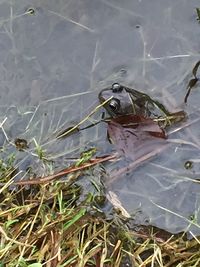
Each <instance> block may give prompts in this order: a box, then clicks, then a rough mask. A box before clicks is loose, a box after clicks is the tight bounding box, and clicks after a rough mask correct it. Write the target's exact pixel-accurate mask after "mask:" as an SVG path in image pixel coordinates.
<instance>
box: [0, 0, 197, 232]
mask: <svg viewBox="0 0 200 267" xmlns="http://www.w3.org/2000/svg"><path fill="white" fill-rule="evenodd" d="M198 6H199V1H195V0H190V1H187V0H176V1H173V0H163V1H161V0H152V1H148V0H138V1H137V0H134V1H133V0H125V1H124V0H112V1H111V0H84V1H83V0H68V1H66V0H59V1H53V0H52V1H50V0H43V1H42V0H40V1H39V0H38V1H36V0H32V1H30V0H18V1H7V0H5V1H3V0H1V1H0V80H1V82H0V92H1V94H0V109H1V113H0V114H1V115H0V122H1V123H2V124H1V133H0V145H1V146H4V148H7V152H5V153H10V152H13V151H15V147H14V145H13V142H14V139H15V138H16V137H22V138H26V139H27V140H28V141H29V143H30V144H29V146H30V150H29V151H28V152H17V159H16V163H17V164H18V166H19V169H20V170H21V171H22V172H24V170H26V169H27V168H28V167H29V166H30V165H31V164H35V165H34V166H35V167H36V170H37V172H38V174H42V173H44V172H46V171H47V170H46V169H44V166H43V164H42V163H40V161H38V158H37V157H36V156H35V151H34V148H35V143H34V140H33V138H35V140H36V142H37V143H38V144H39V145H41V146H42V148H43V149H44V150H45V151H46V155H48V157H49V159H50V160H53V161H54V168H55V169H59V168H62V167H64V166H66V165H67V164H68V162H67V160H66V158H67V157H69V156H71V155H78V154H79V153H80V151H81V150H84V149H85V148H88V147H90V146H92V145H95V146H97V147H98V149H99V150H98V153H99V154H101V153H102V154H103V153H104V152H106V151H107V150H109V149H110V147H111V146H110V145H109V144H108V142H107V141H106V129H105V125H102V124H100V125H98V126H96V127H93V128H90V129H89V130H87V131H83V132H81V133H77V134H76V135H74V136H71V137H70V138H69V139H65V140H56V139H55V136H56V133H57V132H59V131H60V130H63V129H66V127H70V126H73V125H74V124H76V123H77V122H79V121H80V120H81V119H82V118H83V117H84V116H85V115H86V114H89V113H90V111H91V110H92V109H93V108H94V107H95V106H96V105H97V103H98V99H97V95H98V92H99V91H100V90H101V89H102V88H104V87H105V86H107V85H110V84H112V83H113V82H123V83H124V84H125V85H127V86H131V87H133V88H136V89H137V90H142V91H144V92H145V93H147V94H149V95H150V96H151V97H154V98H156V99H158V100H159V101H161V102H162V103H163V104H165V105H166V106H167V107H168V109H169V110H170V111H171V112H173V111H176V110H179V109H184V110H186V112H187V113H188V120H187V122H188V123H189V124H190V126H188V127H185V126H183V125H181V126H180V125H179V126H180V127H181V128H182V129H181V130H180V131H177V132H176V133H171V134H170V135H169V143H168V146H167V148H166V150H165V151H164V152H162V153H159V155H157V156H156V157H154V158H152V159H150V160H149V161H147V162H145V163H144V164H142V165H140V166H139V167H138V168H135V169H134V170H132V171H131V172H130V173H128V174H126V173H122V174H121V175H120V176H118V177H117V178H116V179H114V178H113V176H114V174H113V173H115V171H116V169H117V168H119V165H117V164H118V163H117V164H111V165H109V166H108V169H107V173H108V181H107V183H108V184H107V188H108V190H110V191H112V192H114V193H115V194H116V195H117V197H118V198H119V200H120V201H121V204H122V205H123V207H124V208H125V209H126V210H127V211H128V212H129V213H130V214H134V213H135V212H136V211H138V210H139V211H140V214H141V218H138V221H140V222H143V220H144V221H145V222H146V221H148V222H149V223H150V224H153V225H156V226H158V227H160V228H164V229H166V230H169V231H172V232H174V233H176V232H179V231H184V230H186V229H187V230H188V231H190V232H192V233H194V234H199V233H200V229H199V226H198V225H197V226H195V225H194V224H192V225H190V219H191V218H192V217H193V218H195V222H199V221H200V216H199V184H198V182H196V183H195V182H194V181H193V180H192V179H196V178H198V177H199V173H200V168H199V166H200V165H199V148H200V141H199V121H198V118H199V100H200V91H199V85H197V88H196V89H195V90H192V93H191V96H190V98H189V100H188V104H187V106H186V105H184V104H183V98H184V96H185V93H186V87H187V84H188V82H189V80H190V79H191V78H192V68H193V67H194V65H195V63H196V62H197V61H198V60H199V59H200V54H199V52H200V45H199V44H200V34H199V33H200V24H199V23H198V21H197V20H196V16H197V15H196V11H195V8H196V7H198ZM30 8H33V9H34V11H35V12H34V14H32V15H31V14H30V12H28V10H29V9H30ZM100 113H101V112H100V111H98V112H97V113H96V114H95V116H94V118H93V120H94V119H99V118H100V116H101V114H100ZM177 127H178V126H177ZM173 129H174V128H173ZM173 129H171V131H173ZM52 140H53V141H52ZM107 146H109V148H107ZM111 149H113V150H114V148H112V147H111ZM15 152H16V151H15ZM188 160H192V161H193V168H192V169H189V170H187V169H185V168H184V164H185V162H186V161H188ZM128 164H131V162H123V160H122V165H124V166H127V165H128ZM175 213H176V214H175ZM191 216H192V217H191Z"/></svg>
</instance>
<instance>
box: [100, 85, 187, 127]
mask: <svg viewBox="0 0 200 267" xmlns="http://www.w3.org/2000/svg"><path fill="white" fill-rule="evenodd" d="M98 98H99V101H100V103H101V104H102V105H103V106H104V108H105V109H106V111H107V113H108V114H109V115H110V117H111V118H116V117H118V116H123V115H129V114H132V115H138V116H142V117H144V118H150V119H152V120H154V121H156V122H158V124H159V125H160V126H161V127H162V128H166V127H167V126H169V125H172V124H174V123H178V122H180V121H183V120H185V119H186V117H187V115H186V113H185V111H183V110H180V111H177V112H170V111H169V110H168V109H167V108H166V107H165V106H164V105H163V104H162V103H160V102H159V101H158V100H155V99H153V98H151V97H150V96H149V95H147V94H145V93H143V92H140V91H138V90H135V89H133V88H130V87H127V86H125V85H122V84H120V83H113V84H112V85H111V86H110V87H107V88H104V89H103V90H101V91H100V93H99V95H98ZM109 99H110V100H109Z"/></svg>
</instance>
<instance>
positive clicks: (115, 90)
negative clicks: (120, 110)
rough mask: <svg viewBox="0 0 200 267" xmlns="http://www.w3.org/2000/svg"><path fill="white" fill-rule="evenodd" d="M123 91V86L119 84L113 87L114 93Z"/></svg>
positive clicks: (114, 84)
mask: <svg viewBox="0 0 200 267" xmlns="http://www.w3.org/2000/svg"><path fill="white" fill-rule="evenodd" d="M122 90H123V86H121V85H120V84H119V83H113V85H112V91H113V93H120V92H121V91H122Z"/></svg>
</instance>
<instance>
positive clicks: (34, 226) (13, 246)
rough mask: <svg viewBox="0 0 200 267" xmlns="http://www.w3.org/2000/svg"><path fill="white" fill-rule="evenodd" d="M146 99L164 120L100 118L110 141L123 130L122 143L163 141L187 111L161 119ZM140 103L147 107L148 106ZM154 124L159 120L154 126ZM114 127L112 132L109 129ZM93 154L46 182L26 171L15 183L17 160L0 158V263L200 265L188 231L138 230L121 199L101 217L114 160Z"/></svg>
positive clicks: (20, 145)
mask: <svg viewBox="0 0 200 267" xmlns="http://www.w3.org/2000/svg"><path fill="white" fill-rule="evenodd" d="M143 96H144V95H143ZM111 99H113V97H112V96H111V97H109V98H108V99H105V100H104V101H102V103H101V104H100V105H99V106H97V107H96V108H95V109H94V110H93V111H92V112H91V113H90V114H89V115H88V116H87V117H86V118H84V119H83V120H82V121H81V122H80V123H78V124H77V125H76V126H74V127H70V128H68V129H67V130H66V131H64V132H62V133H61V134H60V135H59V136H57V138H61V137H67V136H68V135H69V134H72V133H73V132H74V130H77V129H79V127H80V126H82V124H83V122H85V121H87V120H88V118H90V117H91V116H92V115H93V114H94V113H95V112H96V111H97V110H98V109H99V108H101V107H102V106H104V105H106V104H108V103H109V101H110V100H111ZM148 101H150V102H151V103H150V104H156V105H157V107H158V109H159V110H160V109H161V111H162V112H163V113H164V115H163V117H160V115H159V117H154V118H150V117H144V115H142V116H140V115H138V114H137V115H136V114H128V115H125V114H124V115H123V114H122V115H121V114H119V115H120V116H114V117H113V118H112V117H111V118H108V119H105V120H104V121H106V123H108V132H109V137H110V139H114V137H115V143H116V147H117V145H118V143H117V142H120V141H122V140H120V138H121V139H122V135H123V133H124V132H125V131H127V130H128V131H130V132H131V134H130V135H129V136H128V137H127V136H126V138H129V139H128V143H129V142H135V139H133V137H134V136H135V135H136V134H138V135H141V133H142V135H143V134H144V132H145V136H146V137H147V139H149V138H154V139H161V140H162V141H163V142H165V139H166V135H165V132H164V130H165V127H167V126H169V125H171V124H172V123H174V121H175V122H177V121H178V122H179V121H180V120H182V119H185V113H184V112H182V113H181V114H180V112H179V113H177V116H180V115H181V119H180V118H179V117H178V119H177V120H176V119H175V118H174V114H173V120H172V118H171V115H172V113H169V114H166V109H162V107H163V106H162V105H161V104H159V103H158V102H155V101H154V100H152V99H151V98H148ZM152 101H153V102H152ZM141 103H142V102H140V104H141ZM143 103H144V104H145V105H146V103H147V102H146V101H144V102H143ZM134 104H135V102H134ZM158 104H159V105H158ZM137 105H138V102H137ZM140 107H141V106H140ZM147 107H148V105H147ZM142 108H144V106H143V107H142ZM151 108H152V105H151ZM146 111H147V110H145V112H146ZM147 113H148V114H150V113H149V112H146V114H147ZM183 114H184V116H183ZM174 119H175V120H174ZM159 120H161V121H162V122H163V121H164V122H165V123H164V124H162V125H160V124H159ZM113 125H114V126H115V127H116V128H117V130H116V129H113V128H112V127H113ZM111 128H112V129H111ZM85 129H87V127H86V128H85ZM119 129H120V131H121V132H120V135H119V136H118V131H119ZM33 140H34V144H35V151H36V155H37V157H38V159H39V160H40V161H42V162H47V158H46V154H45V152H44V151H43V149H42V147H41V146H40V145H39V144H38V143H37V141H36V140H35V139H33ZM134 145H136V143H134ZM15 146H16V149H18V150H19V151H21V152H23V151H24V149H29V146H28V143H27V141H26V140H23V139H19V138H18V139H16V141H15ZM122 146H123V149H124V150H125V156H126V154H128V156H129V155H130V151H128V150H127V149H128V147H127V146H126V145H125V142H123V141H122ZM127 151H128V152H127ZM96 152H97V148H96V147H92V148H90V149H87V150H85V151H83V152H82V153H81V154H80V157H79V158H76V159H75V160H74V162H73V163H72V164H71V165H70V166H68V167H67V168H66V169H64V170H62V171H60V172H58V173H55V174H51V175H49V176H45V177H34V176H33V177H32V176H31V174H30V176H29V179H28V180H27V179H24V180H18V181H16V180H15V179H14V178H15V175H16V173H17V172H18V170H17V169H16V168H15V155H14V154H13V155H10V156H8V157H7V158H5V159H4V160H1V162H0V177H1V181H0V182H1V188H0V201H1V204H0V241H1V243H0V244H1V245H0V266H11V267H12V266H13V267H14V266H19V267H28V266H29V267H41V266H49V267H54V266H60V267H64V266H71V267H75V266H78V267H95V266H97V267H112V266H113V267H117V266H119V267H132V266H134V267H145V266H146V267H150V266H151V267H153V266H155V267H157V266H158V267H175V266H179V267H180V266H181V267H189V266H190V267H191V266H200V250H199V248H200V239H199V238H198V237H196V236H192V238H190V239H187V233H180V234H176V235H173V234H171V233H168V232H166V231H164V230H161V229H158V228H155V227H153V226H145V225H136V224H135V221H134V216H130V215H129V214H127V213H125V212H123V211H124V210H123V207H122V206H121V204H120V202H118V204H116V205H115V204H114V201H113V202H112V201H111V203H112V204H113V207H112V208H110V210H109V212H107V213H105V212H104V211H105V210H104V208H105V206H106V204H107V202H108V199H109V198H108V196H107V192H106V190H105V187H106V183H105V179H106V178H107V177H106V170H105V169H106V166H105V165H106V164H108V162H109V161H111V160H112V161H115V160H116V159H117V157H118V156H117V154H110V155H102V156H96ZM190 165H191V164H190V162H189V161H188V162H187V163H186V164H185V168H190V167H191V166H190ZM94 178H95V179H94ZM82 180H86V181H87V186H88V187H89V188H90V190H88V191H85V188H84V187H85V184H83V183H81V181H82ZM115 201H117V200H115Z"/></svg>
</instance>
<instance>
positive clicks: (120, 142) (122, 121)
mask: <svg viewBox="0 0 200 267" xmlns="http://www.w3.org/2000/svg"><path fill="white" fill-rule="evenodd" d="M108 136H109V139H110V140H111V142H112V143H113V144H114V145H115V146H116V148H117V150H118V151H120V152H121V153H122V154H124V155H125V156H126V157H128V158H131V159H134V160H136V159H138V158H139V157H141V156H144V155H145V154H147V153H150V152H151V151H153V150H154V149H156V148H158V146H160V145H162V144H164V143H165V142H164V139H166V135H165V132H164V130H163V129H161V128H160V127H159V125H158V124H157V123H156V122H154V121H153V120H152V119H150V118H144V117H142V116H139V115H132V114H129V115H125V116H118V117H116V118H114V119H112V120H111V121H110V122H109V123H108Z"/></svg>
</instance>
